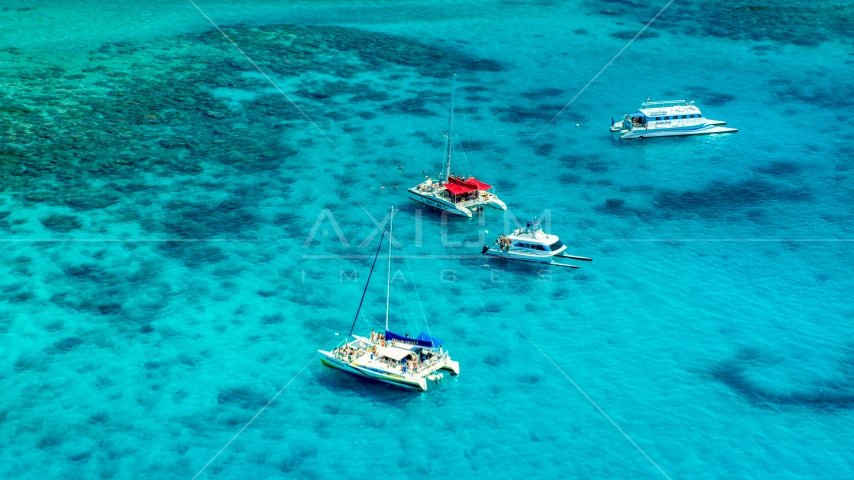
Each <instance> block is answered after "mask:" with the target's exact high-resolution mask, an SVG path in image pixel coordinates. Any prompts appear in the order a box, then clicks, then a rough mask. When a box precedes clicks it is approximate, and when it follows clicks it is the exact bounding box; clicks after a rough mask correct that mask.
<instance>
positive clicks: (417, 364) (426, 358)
mask: <svg viewBox="0 0 854 480" xmlns="http://www.w3.org/2000/svg"><path fill="white" fill-rule="evenodd" d="M389 218H390V219H389V245H388V280H387V284H386V304H385V333H374V332H373V331H372V332H371V334H370V336H368V337H360V336H358V335H352V334H353V327H355V326H356V320H358V319H359V313H360V312H361V310H362V302H364V300H365V294H366V293H367V291H368V285H369V284H370V282H371V274H373V272H374V266H376V264H377V258H378V257H379V254H380V247H382V243H383V239H384V238H385V231H383V236H382V237H381V238H380V244H379V246H377V253H376V255H375V256H374V263H373V265H371V273H369V274H368V280H367V282H366V283H365V290H364V291H363V292H362V301H360V302H359V308H358V309H357V310H356V318H355V319H354V320H353V326H352V327H350V333H348V334H347V338H346V339H345V340H344V343H343V344H342V345H339V346H338V347H337V348H335V349H334V350H332V351H331V352H327V351H325V350H319V352H320V354H321V357H320V361H321V363H323V364H324V365H326V366H327V367H332V368H335V369H338V370H341V371H343V372H346V373H349V374H351V375H355V376H358V377H363V378H367V379H370V380H375V381H378V382H383V383H388V384H390V385H394V386H397V387H404V388H410V389H416V390H421V391H426V390H427V380H433V381H440V380H441V379H442V377H443V375H442V374H441V373H437V371H438V370H443V369H444V370H450V372H451V374H452V375H459V374H460V364H459V362H456V361H453V360H451V356H450V355H449V354H448V352H446V351H445V350H444V349H443V347H442V341H441V340H439V339H438V338H435V337H433V336H431V335H430V334H429V333H423V332H422V333H421V334H420V335H418V337H416V338H409V336H408V335H399V334H397V333H394V332H392V331H390V330H389V329H388V308H389V299H390V298H391V297H390V294H391V260H392V254H391V252H392V244H393V243H394V242H393V237H392V231H393V228H394V207H392V209H391V216H390V217H389ZM351 336H352V337H353V340H352V341H351V340H350V337H351Z"/></svg>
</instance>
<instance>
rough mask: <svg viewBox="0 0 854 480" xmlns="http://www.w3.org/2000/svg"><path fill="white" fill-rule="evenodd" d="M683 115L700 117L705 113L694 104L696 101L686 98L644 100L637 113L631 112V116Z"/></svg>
mask: <svg viewBox="0 0 854 480" xmlns="http://www.w3.org/2000/svg"><path fill="white" fill-rule="evenodd" d="M682 115H685V116H686V117H687V118H700V117H702V116H703V113H702V112H700V108H699V107H697V106H696V105H694V102H687V101H685V100H665V101H663V102H644V103H642V104H641V108H639V109H638V111H637V112H635V113H630V114H629V117H630V118H639V117H662V116H682ZM688 115H690V117H688ZM686 117H682V118H686ZM668 120H670V119H668Z"/></svg>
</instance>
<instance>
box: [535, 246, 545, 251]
mask: <svg viewBox="0 0 854 480" xmlns="http://www.w3.org/2000/svg"><path fill="white" fill-rule="evenodd" d="M537 250H543V251H545V247H543V246H542V245H537Z"/></svg>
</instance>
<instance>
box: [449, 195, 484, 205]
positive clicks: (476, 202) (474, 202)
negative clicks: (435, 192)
mask: <svg viewBox="0 0 854 480" xmlns="http://www.w3.org/2000/svg"><path fill="white" fill-rule="evenodd" d="M491 196H492V194H490V193H487V194H486V195H483V194H482V193H479V194H478V196H477V198H473V199H471V200H465V201H462V202H457V203H455V204H454V205H458V206H460V207H470V206H472V205H483V204H484V203H486V202H487V201H489V199H490V197H491Z"/></svg>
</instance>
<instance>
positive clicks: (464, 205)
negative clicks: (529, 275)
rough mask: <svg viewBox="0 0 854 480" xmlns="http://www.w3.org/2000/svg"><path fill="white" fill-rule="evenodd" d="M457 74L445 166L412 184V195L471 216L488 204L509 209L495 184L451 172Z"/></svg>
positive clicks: (445, 208)
mask: <svg viewBox="0 0 854 480" xmlns="http://www.w3.org/2000/svg"><path fill="white" fill-rule="evenodd" d="M456 81H457V76H456V75H454V80H453V86H452V87H451V108H450V112H449V114H448V135H447V136H446V137H445V160H446V162H445V166H444V167H443V169H442V170H443V171H442V172H441V173H440V174H439V178H437V179H435V180H434V179H432V178H430V177H427V180H425V181H424V182H422V183H420V184H419V185H417V186H415V187H412V188H410V189H409V190H408V191H409V198H411V199H412V200H415V201H416V202H420V203H423V204H425V205H427V206H430V207H434V208H438V209H439V210H444V211H446V212H450V213H453V214H456V215H463V216H466V217H471V215H472V209H476V208H482V207H481V206H482V205H487V206H490V207H493V208H500V209H501V210H507V205H505V204H504V202H502V201H501V200H500V199H499V198H498V196H497V195H495V193H493V192H491V191H490V190H492V186H491V185H487V184H485V183H483V182H481V181H479V180H478V179H476V178H474V177H471V176H470V177H467V178H464V177H459V176H455V175H451V152H452V151H453V146H454V145H453V144H454V140H453V133H454V88H455V87H456Z"/></svg>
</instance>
